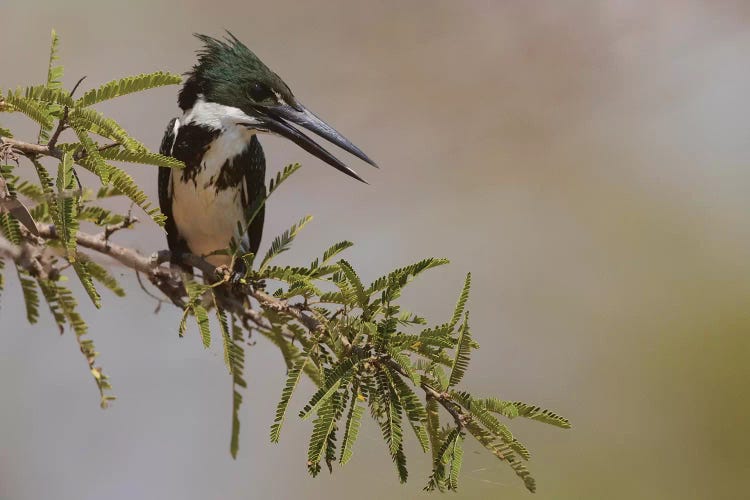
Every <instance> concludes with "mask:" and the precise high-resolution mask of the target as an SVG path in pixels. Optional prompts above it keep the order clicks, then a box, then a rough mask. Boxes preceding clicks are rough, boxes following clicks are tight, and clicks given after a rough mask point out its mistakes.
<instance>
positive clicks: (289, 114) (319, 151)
mask: <svg viewBox="0 0 750 500" xmlns="http://www.w3.org/2000/svg"><path fill="white" fill-rule="evenodd" d="M263 111H264V114H265V118H266V120H263V121H264V123H265V124H266V125H267V126H268V128H269V131H270V132H273V133H276V134H279V135H281V136H283V137H285V138H287V139H289V140H290V141H292V142H294V143H295V144H297V145H298V146H300V147H301V148H302V149H304V150H305V151H307V152H308V153H310V154H312V155H314V156H316V157H317V158H319V159H321V160H323V161H324V162H326V163H328V164H329V165H331V166H333V167H334V168H336V169H337V170H340V171H341V172H344V173H345V174H347V175H350V176H351V177H354V178H355V179H357V180H359V181H362V182H366V181H365V180H364V179H362V178H361V177H360V176H359V175H358V174H357V173H356V172H355V171H354V170H352V169H351V168H349V167H347V166H346V165H345V164H344V163H342V162H341V160H339V159H338V158H336V157H335V156H333V155H332V154H331V153H329V152H328V151H327V150H326V149H325V148H323V147H322V146H320V145H319V144H317V143H316V142H315V141H313V140H312V139H310V138H309V137H308V136H306V135H305V134H303V133H302V132H300V131H299V130H297V129H296V128H294V127H293V126H291V125H290V124H289V123H287V121H289V122H292V123H294V124H296V125H300V126H302V127H304V128H306V129H308V130H310V131H311V132H314V133H316V134H317V135H319V136H320V137H322V138H324V139H326V140H327V141H329V142H332V143H333V144H335V145H337V146H338V147H340V148H341V149H343V150H344V151H347V152H349V153H351V154H353V155H354V156H356V157H357V158H360V159H362V160H364V161H366V162H367V163H369V164H370V165H372V166H374V167H377V165H376V164H375V162H374V161H372V160H371V159H370V158H369V157H368V156H367V155H366V154H365V153H364V152H362V150H361V149H359V148H358V147H357V146H355V145H354V144H352V142H351V141H350V140H349V139H347V138H346V137H344V136H343V135H341V134H340V133H339V132H337V131H336V130H335V129H334V128H333V127H331V126H330V125H328V124H327V123H326V122H324V121H323V120H321V119H320V118H318V117H317V116H315V115H314V114H313V113H312V112H310V111H309V110H307V109H306V108H305V107H304V106H302V105H301V104H299V103H297V104H296V106H295V107H292V106H289V105H287V104H282V105H278V106H273V107H268V108H265V109H264V110H263Z"/></svg>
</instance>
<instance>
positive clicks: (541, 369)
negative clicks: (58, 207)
mask: <svg viewBox="0 0 750 500" xmlns="http://www.w3.org/2000/svg"><path fill="white" fill-rule="evenodd" d="M1 5H2V8H1V9H0V26H1V27H2V29H0V64H2V73H0V75H1V76H0V87H2V88H9V87H15V86H16V85H26V84H31V83H38V82H41V81H43V79H44V77H45V75H46V64H47V54H48V46H49V31H50V29H51V28H55V29H56V30H57V31H58V33H59V34H60V37H61V40H62V45H61V57H62V62H63V64H64V65H65V70H66V75H65V80H64V81H65V83H66V85H67V86H68V87H70V86H72V84H73V83H75V81H77V80H78V78H79V77H81V76H83V75H86V76H87V79H86V80H85V81H84V83H83V88H84V89H86V88H90V87H93V86H96V85H99V84H101V83H103V82H105V81H108V80H110V79H113V78H116V77H120V76H125V75H130V74H135V73H141V72H150V71H155V70H161V69H163V70H169V71H174V72H179V73H181V72H184V71H187V70H188V69H189V68H190V67H191V65H192V64H193V61H194V51H195V50H196V49H197V48H198V43H197V40H195V39H194V38H193V37H192V35H191V34H192V33H193V32H201V33H207V34H213V35H221V34H222V30H223V29H224V28H227V29H230V30H232V31H233V32H234V33H235V34H236V35H237V36H238V37H239V38H240V39H241V40H243V41H244V42H245V43H246V44H247V45H248V46H249V47H251V48H252V49H253V50H254V51H256V52H257V53H258V55H259V56H260V57H261V58H262V59H263V60H264V61H265V62H266V63H267V64H268V65H269V66H270V67H271V68H273V69H274V70H275V71H276V72H278V73H279V74H280V75H281V76H282V77H283V78H284V79H285V80H286V81H287V83H289V84H290V86H291V87H292V90H293V91H294V92H295V94H296V95H297V96H298V97H299V98H300V100H301V101H302V102H304V103H305V104H306V105H307V106H308V107H310V109H312V110H313V111H315V112H316V113H318V114H320V115H321V116H322V117H323V118H324V119H326V120H327V121H329V122H330V123H331V124H333V125H334V126H335V127H336V128H338V129H339V130H340V131H342V132H343V133H344V134H345V135H346V136H347V137H349V138H351V139H352V140H353V141H354V142H355V143H356V144H357V145H359V146H360V147H362V149H363V150H364V151H366V152H367V153H368V154H369V155H371V156H372V157H373V158H374V159H375V160H376V161H377V162H378V163H379V164H380V165H381V167H382V168H381V169H380V170H375V169H372V168H370V167H368V166H367V165H364V164H362V163H361V162H358V161H356V160H355V159H352V158H349V163H350V164H351V165H352V166H354V167H355V168H357V170H358V171H359V172H360V174H363V175H364V177H365V178H367V180H368V181H369V182H370V185H369V186H366V185H361V184H357V183H354V182H353V181H351V180H350V179H349V178H347V177H345V176H343V175H341V174H339V173H337V172H336V171H335V170H334V169H332V168H330V167H328V166H325V165H323V164H322V163H321V162H320V161H317V160H315V159H313V158H311V157H310V156H309V155H307V154H306V153H304V152H303V151H301V150H300V149H299V148H296V147H294V146H293V145H290V144H288V143H285V142H283V141H282V140H280V139H276V138H264V140H263V144H264V147H266V155H267V158H268V159H269V168H270V170H271V171H276V170H278V169H280V168H281V167H282V166H283V165H285V164H288V163H291V162H294V161H301V162H302V163H303V165H304V168H303V169H302V171H301V172H300V173H298V174H297V175H296V176H295V177H294V178H293V179H292V180H291V181H290V182H289V183H288V184H286V185H285V186H284V189H282V190H281V191H280V192H279V194H278V195H275V196H274V198H273V199H272V200H271V203H270V209H269V213H268V216H267V225H266V231H265V240H264V245H267V244H268V242H269V241H270V239H271V238H272V237H273V236H275V235H276V234H278V233H279V232H281V231H282V230H284V229H285V228H287V227H288V226H289V225H290V224H291V223H292V222H295V221H296V220H297V219H298V218H299V217H300V216H302V215H304V214H306V213H310V214H313V215H314V216H315V221H314V222H313V224H312V225H311V226H309V228H308V229H306V230H305V231H304V232H303V233H302V235H301V236H300V237H299V238H298V239H297V241H296V243H295V246H294V248H293V250H292V251H291V252H289V253H287V254H284V256H283V257H282V262H286V263H290V264H293V263H299V262H306V261H307V258H308V257H309V256H312V255H317V254H319V253H320V252H321V251H322V250H323V249H324V248H326V247H327V246H328V245H329V244H331V243H333V242H334V241H338V240H342V239H351V240H352V241H354V242H356V244H357V245H356V246H355V247H354V248H353V249H351V250H349V251H348V253H347V254H346V258H347V259H348V260H349V261H350V262H352V263H353V264H355V266H356V267H357V268H358V269H360V270H361V273H362V274H363V277H364V278H367V279H372V278H375V277H377V276H378V275H380V274H381V273H382V272H385V271H388V270H390V269H391V268H392V267H395V266H397V265H402V264H407V263H410V262H412V261H415V260H417V259H419V258H421V257H424V256H428V255H437V256H444V257H448V258H450V259H451V260H452V264H451V265H450V266H448V267H445V268H441V269H438V270H435V271H432V272H431V273H429V274H427V275H425V277H423V278H422V279H421V280H420V281H418V282H416V283H415V284H414V285H413V288H412V290H411V291H410V292H409V293H407V294H406V295H405V296H404V304H405V305H406V306H407V307H408V308H409V309H412V310H415V311H418V312H420V313H423V314H425V315H427V317H428V318H430V319H432V320H433V321H435V322H440V321H444V320H445V319H447V317H448V316H449V315H450V311H451V309H452V307H453V305H454V303H455V299H456V296H457V294H458V291H459V289H460V286H461V283H462V279H463V275H464V273H465V272H466V271H473V272H474V288H473V298H472V300H471V303H470V305H471V310H472V318H473V327H474V332H475V337H476V339H477V340H478V341H479V342H480V344H481V346H482V348H481V350H479V351H478V352H476V354H475V355H474V359H473V363H472V365H471V368H470V371H469V373H468V375H467V377H466V378H465V385H466V386H467V387H469V388H471V389H472V390H473V391H476V392H477V393H485V394H496V395H499V396H500V397H503V398H505V399H510V400H515V399H522V400H527V401H531V402H536V403H538V404H540V405H542V406H545V407H549V408H551V409H553V410H554V411H557V412H560V413H561V414H563V415H565V416H567V417H569V418H570V419H571V420H572V422H573V426H574V427H573V429H572V430H567V431H564V430H559V429H555V428H552V427H548V426H545V425H542V424H538V423H535V422H518V421H514V422H512V424H513V425H512V429H513V430H514V432H515V433H516V434H517V435H518V437H519V438H520V439H521V440H522V441H524V442H525V443H526V444H527V445H528V446H529V448H530V449H531V451H532V455H533V457H532V461H531V464H530V467H531V469H532V471H533V472H534V474H535V476H536V478H537V481H538V493H537V495H536V498H540V499H602V498H607V499H632V498H649V499H650V498H654V499H672V498H674V499H703V498H739V497H741V496H744V495H746V492H747V490H748V487H750V459H748V457H747V450H748V447H749V446H750V438H749V437H748V432H747V431H746V428H745V425H746V423H747V415H748V410H750V403H749V402H748V395H747V383H748V379H749V377H750V367H749V366H748V363H747V355H748V353H749V352H750V340H748V339H749V337H748V328H750V307H749V305H750V259H748V255H750V217H748V214H749V213H750V196H748V193H749V192H750V127H748V124H747V123H748V122H747V120H748V116H750V101H749V100H748V97H747V96H748V88H750V64H748V62H749V61H748V56H749V55H750V24H749V22H750V4H748V3H747V2H745V1H736V2H729V1H727V2H711V1H677V0H674V1H671V0H661V1H658V2H650V1H645V0H640V1H624V0H618V1H608V2H592V1H588V2H586V1H568V2H555V1H537V2H521V1H499V0H498V1H494V0H485V1H466V2H454V1H426V0H423V1H413V2H400V1H395V0H394V1H379V2H349V1H344V0H340V1H318V2H306V3H300V2H284V1H274V2H254V1H245V2H239V1H223V0H215V1H212V2H204V1H200V2H199V1H194V0H188V1H179V2H178V1H164V2H153V1H148V2H147V1H145V0H131V1H129V2H106V1H100V2H96V3H94V2H87V1H82V0H68V1H67V2H55V1H51V0H50V1H46V2H45V1H20V0H3V1H2V3H1ZM177 90H178V89H177V87H168V88H162V89H158V90H154V91H150V92H148V93H144V94H142V95H138V96H134V97H128V98H123V99H122V100H118V101H113V102H111V103H109V104H107V105H106V106H101V107H100V109H101V110H102V111H104V112H106V113H108V114H110V115H111V116H112V117H114V118H115V119H117V120H119V121H120V123H122V124H123V125H124V126H125V127H126V129H128V130H130V131H131V132H133V134H134V135H135V136H136V137H137V138H138V139H140V140H142V141H143V142H145V143H146V144H147V145H149V146H150V147H152V148H154V149H156V148H158V145H159V142H160V139H161V135H162V132H163V130H164V127H165V126H166V123H167V122H168V121H169V119H170V118H171V117H172V116H175V115H176V114H177V106H176V92H177ZM0 118H1V119H2V120H3V123H2V124H3V125H5V126H11V127H14V128H15V129H16V130H17V131H18V135H19V136H23V134H24V133H25V134H28V135H27V137H28V138H29V139H33V138H34V137H35V136H36V135H35V134H36V132H35V130H36V129H35V128H34V127H33V126H31V125H29V124H28V122H26V121H24V120H23V119H20V118H16V117H9V116H8V115H4V116H2V117H0ZM129 170H130V172H132V173H133V175H134V176H135V177H136V179H137V180H139V181H140V182H141V183H142V184H143V185H144V186H145V187H146V190H147V192H148V193H149V195H151V196H152V197H153V199H154V200H156V170H155V169H152V168H150V167H145V166H130V167H129ZM141 219H142V220H144V219H145V217H141ZM116 240H117V241H119V242H121V243H125V244H128V245H131V246H134V247H136V248H138V249H139V250H141V251H142V252H144V253H151V252H153V251H155V250H157V249H161V248H164V247H165V240H164V236H163V234H162V233H161V232H160V231H159V230H158V229H157V228H156V227H155V226H154V225H153V224H149V223H143V224H141V226H140V227H139V228H138V229H137V230H135V231H132V232H131V233H130V234H118V235H117V237H116ZM113 269H114V270H115V271H116V273H117V274H118V275H121V276H122V280H123V284H125V285H126V286H127V288H128V290H129V292H130V295H129V298H128V299H125V300H122V299H117V298H116V297H114V296H112V295H111V294H107V293H104V309H103V310H101V311H96V310H93V308H92V307H90V306H89V305H86V299H85V297H83V296H81V298H82V299H83V300H81V302H82V303H84V305H83V312H84V313H85V317H86V318H87V319H88V320H89V321H90V325H91V337H92V338H93V339H94V341H95V342H96V346H97V348H98V350H99V351H100V352H101V357H100V358H99V360H100V363H101V365H102V366H103V367H104V369H105V371H106V372H107V373H108V374H109V375H110V377H111V380H112V384H113V386H114V393H115V394H116V395H117V396H118V397H119V399H118V400H117V401H116V402H115V404H114V405H113V407H112V408H110V409H108V410H106V411H101V410H99V408H98V395H97V393H96V389H95V387H94V384H93V383H92V381H91V380H90V375H89V373H88V372H87V369H86V366H85V362H84V360H83V359H82V358H81V356H80V353H79V352H77V347H76V343H75V340H74V338H73V336H72V335H71V334H70V333H67V332H66V334H65V335H63V336H58V335H57V333H56V328H55V327H54V326H53V325H52V323H51V321H50V320H49V318H46V317H45V318H44V319H43V320H42V321H41V323H40V324H39V325H36V326H33V327H32V326H29V325H27V323H26V320H25V315H24V313H23V305H22V302H21V300H20V294H19V293H18V292H19V287H18V285H17V283H16V282H15V281H14V279H12V278H11V277H10V276H9V277H8V281H9V284H8V286H7V290H6V291H5V292H4V293H3V297H2V303H1V308H0V332H1V334H2V337H1V342H0V394H1V395H2V398H1V401H2V402H1V403H0V498H2V499H3V500H5V499H8V500H25V499H45V498H55V499H94V498H108V499H133V498H162V499H166V498H180V499H185V500H189V499H206V498H222V499H233V498H282V499H283V498H323V497H325V498H341V499H344V498H352V497H354V496H355V495H356V497H357V498H361V499H376V498H384V497H392V498H424V497H425V496H426V494H424V493H422V491H421V488H422V486H423V485H424V484H425V482H426V477H427V475H428V471H429V466H430V465H429V458H428V457H427V456H425V455H422V454H421V453H420V452H418V451H417V450H416V449H415V448H414V446H413V444H414V443H413V442H412V443H411V448H410V449H411V453H409V456H408V458H409V464H410V472H411V474H410V481H409V483H408V484H407V485H406V486H401V485H399V484H398V480H397V477H396V474H395V471H394V467H393V464H392V463H391V461H390V459H389V458H388V456H387V453H386V448H385V445H384V444H383V443H382V442H381V439H380V435H379V430H378V429H377V428H376V427H375V426H374V425H373V424H372V423H368V424H366V425H365V426H364V428H363V432H362V434H361V438H360V440H359V442H358V443H357V448H356V449H355V455H354V459H353V460H352V462H350V463H349V464H348V465H347V466H346V467H345V468H344V469H343V470H342V469H340V468H338V467H337V468H336V469H335V470H334V474H333V475H328V474H327V473H325V474H322V476H321V477H319V478H318V479H311V478H309V477H308V475H307V473H306V470H305V451H306V449H307V441H306V439H307V437H308V433H309V430H310V423H309V422H300V421H299V420H298V419H296V418H292V419H290V420H289V421H288V424H287V425H286V427H285V434H283V435H282V442H281V444H279V445H271V444H270V443H269V440H268V430H269V425H270V423H271V421H272V419H273V412H274V408H275V404H276V402H277V398H278V396H279V394H280V391H281V386H282V384H283V379H284V367H283V363H282V360H281V357H280V356H279V354H278V353H277V351H276V350H275V348H273V347H272V346H270V345H269V344H268V343H267V342H265V341H264V340H263V339H260V340H259V341H258V343H257V344H256V345H255V346H254V347H253V348H251V349H249V350H248V353H247V363H246V364H247V368H248V370H247V371H248V373H247V379H248V381H249V388H248V390H247V392H246V393H245V405H244V409H243V412H242V433H241V443H240V454H239V457H238V459H237V460H236V461H233V460H232V459H231V458H230V455H229V450H228V448H229V426H230V417H231V415H230V406H231V387H230V379H229V376H228V375H227V373H226V370H225V368H224V366H223V362H222V356H221V352H220V351H219V350H218V349H210V350H208V351H206V350H204V349H203V348H202V346H201V343H200V339H199V337H198V335H197V332H196V331H195V330H191V331H190V332H189V334H188V335H187V336H186V337H185V338H183V339H179V338H178V337H177V322H178V320H179V311H177V310H176V309H175V308H173V307H165V308H163V309H162V311H161V312H159V313H158V314H154V309H155V306H156V303H155V301H154V300H153V299H150V298H148V297H147V296H146V295H145V294H144V293H143V292H142V291H141V290H140V289H138V286H137V284H136V281H135V279H134V276H133V275H132V274H131V273H130V272H127V270H126V269H123V268H117V267H115V268H113ZM6 275H7V272H6ZM74 286H75V285H74ZM79 291H80V290H79ZM79 296H80V295H79ZM43 316H44V315H43ZM309 390H310V387H309V386H306V387H305V388H303V391H302V393H304V392H305V391H308V393H309ZM294 404H296V405H297V406H299V405H301V404H303V401H302V398H296V399H295V400H294ZM451 498H505V499H516V498H531V497H530V494H529V493H527V492H526V491H525V490H524V489H523V485H522V483H521V481H519V480H518V479H517V478H516V477H515V476H514V475H513V473H512V471H511V470H510V469H509V468H508V467H507V466H506V465H505V464H503V463H501V462H499V461H497V460H495V459H493V458H492V457H490V456H489V454H487V453H485V452H484V451H483V450H481V449H480V448H479V447H477V446H472V447H470V448H469V450H468V453H467V455H466V457H465V461H464V473H463V480H462V484H461V486H460V491H459V493H458V494H457V495H454V496H451Z"/></svg>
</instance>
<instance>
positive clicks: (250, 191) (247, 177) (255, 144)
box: [235, 136, 266, 255]
mask: <svg viewBox="0 0 750 500" xmlns="http://www.w3.org/2000/svg"><path fill="white" fill-rule="evenodd" d="M237 162H240V163H239V164H240V165H242V167H243V168H242V173H243V177H244V181H245V186H244V187H245V189H244V191H243V194H244V196H245V199H244V200H243V205H244V206H246V207H247V215H246V217H248V218H249V217H250V216H251V215H252V213H253V211H254V210H255V207H256V206H257V204H258V203H259V202H261V201H262V200H263V198H265V196H266V157H265V155H264V154H263V148H262V147H261V145H260V141H258V138H257V137H256V136H253V138H252V139H251V140H250V146H248V148H247V149H246V150H245V152H244V153H243V154H242V157H241V158H238V159H236V160H235V164H237ZM265 213H266V209H265V206H263V207H261V209H260V211H259V212H258V215H256V216H255V218H254V219H253V222H252V223H251V224H250V227H249V228H248V231H247V239H248V249H247V250H248V251H250V252H252V253H254V254H256V255H257V254H258V248H259V247H260V240H261V238H262V237H263V220H264V218H265Z"/></svg>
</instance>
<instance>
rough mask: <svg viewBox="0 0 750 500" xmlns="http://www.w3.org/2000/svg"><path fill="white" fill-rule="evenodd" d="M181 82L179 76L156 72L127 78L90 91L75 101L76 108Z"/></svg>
mask: <svg viewBox="0 0 750 500" xmlns="http://www.w3.org/2000/svg"><path fill="white" fill-rule="evenodd" d="M181 82H182V77H181V76H180V75H175V74H174V73H165V72H163V71H157V72H155V73H148V74H143V75H137V76H128V77H125V78H120V79H119V80H113V81H111V82H108V83H105V84H104V85H102V86H101V87H99V88H96V89H91V90H89V91H88V92H86V93H85V94H83V96H82V97H81V98H80V99H78V100H77V101H76V106H83V107H85V106H91V105H93V104H98V103H100V102H102V101H107V100H109V99H114V98H115V97H120V96H123V95H127V94H133V93H135V92H143V91H144V90H149V89H153V88H156V87H162V86H164V85H177V84H179V83H181Z"/></svg>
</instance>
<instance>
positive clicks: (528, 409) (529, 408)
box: [513, 401, 571, 429]
mask: <svg viewBox="0 0 750 500" xmlns="http://www.w3.org/2000/svg"><path fill="white" fill-rule="evenodd" d="M513 406H515V407H516V409H517V410H518V416H519V417H524V418H530V419H531V420H536V421H537V422H544V423H545V424H550V425H554V426H556V427H562V428H563V429H570V427H571V425H570V420H568V419H567V418H565V417H561V416H560V415H558V414H556V413H554V412H551V411H550V410H545V409H543V408H540V407H538V406H535V405H530V404H527V403H522V402H521V401H515V402H514V403H513Z"/></svg>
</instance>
